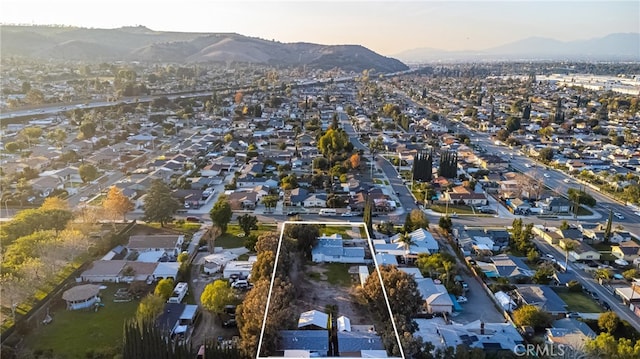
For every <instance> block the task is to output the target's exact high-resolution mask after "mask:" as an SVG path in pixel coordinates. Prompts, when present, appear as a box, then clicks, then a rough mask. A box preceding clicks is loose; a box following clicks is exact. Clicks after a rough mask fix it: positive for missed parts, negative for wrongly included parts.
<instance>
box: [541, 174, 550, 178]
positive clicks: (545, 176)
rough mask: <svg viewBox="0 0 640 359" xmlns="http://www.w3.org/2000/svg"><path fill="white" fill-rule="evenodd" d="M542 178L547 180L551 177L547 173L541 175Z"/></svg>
mask: <svg viewBox="0 0 640 359" xmlns="http://www.w3.org/2000/svg"><path fill="white" fill-rule="evenodd" d="M543 176H544V178H549V177H551V176H549V174H548V173H545V174H543Z"/></svg>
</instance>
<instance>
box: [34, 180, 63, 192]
mask: <svg viewBox="0 0 640 359" xmlns="http://www.w3.org/2000/svg"><path fill="white" fill-rule="evenodd" d="M31 188H32V189H33V191H34V192H36V193H39V194H40V196H41V197H48V196H49V195H50V194H51V193H53V191H54V190H56V189H62V188H63V183H62V181H60V179H59V178H57V177H55V176H43V177H38V178H35V179H33V180H31Z"/></svg>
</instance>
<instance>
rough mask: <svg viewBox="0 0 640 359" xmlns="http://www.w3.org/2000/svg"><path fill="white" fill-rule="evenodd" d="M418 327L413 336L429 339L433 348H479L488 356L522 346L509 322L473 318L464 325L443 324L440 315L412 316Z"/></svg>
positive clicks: (516, 331) (513, 350) (512, 350)
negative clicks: (488, 321)
mask: <svg viewBox="0 0 640 359" xmlns="http://www.w3.org/2000/svg"><path fill="white" fill-rule="evenodd" d="M414 321H415V322H416V324H417V326H418V330H417V331H416V332H415V333H414V335H415V336H419V337H421V338H422V340H423V341H424V342H431V343H433V345H434V346H435V349H441V350H445V349H446V348H448V347H452V348H457V347H458V346H459V345H464V348H479V349H482V351H483V352H485V353H491V354H493V355H492V356H498V357H499V356H500V355H498V353H499V352H515V351H516V350H517V349H518V348H519V347H522V344H523V343H524V340H523V339H522V335H520V333H519V332H518V330H517V329H516V328H515V327H514V326H513V325H512V324H511V323H486V322H483V321H481V320H476V321H474V322H471V323H467V324H459V323H453V324H450V323H447V322H445V320H444V319H443V318H439V317H435V318H433V319H414Z"/></svg>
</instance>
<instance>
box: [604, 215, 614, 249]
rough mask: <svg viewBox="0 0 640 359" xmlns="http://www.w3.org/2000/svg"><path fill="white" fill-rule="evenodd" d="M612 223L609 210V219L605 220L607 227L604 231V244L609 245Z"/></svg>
mask: <svg viewBox="0 0 640 359" xmlns="http://www.w3.org/2000/svg"><path fill="white" fill-rule="evenodd" d="M612 222H613V210H611V209H610V210H609V219H607V227H606V228H605V229H604V243H609V240H610V239H611V224H612Z"/></svg>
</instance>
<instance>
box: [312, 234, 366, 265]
mask: <svg viewBox="0 0 640 359" xmlns="http://www.w3.org/2000/svg"><path fill="white" fill-rule="evenodd" d="M311 260H313V261H314V262H315V263H323V262H328V263H358V264H364V263H369V262H371V260H368V259H365V249H364V247H361V246H357V245H354V244H353V243H352V242H347V241H345V240H343V239H342V236H341V235H340V234H337V233H336V234H333V235H331V236H325V235H323V236H321V237H319V238H318V243H317V244H316V245H315V246H314V247H313V249H312V250H311Z"/></svg>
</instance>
